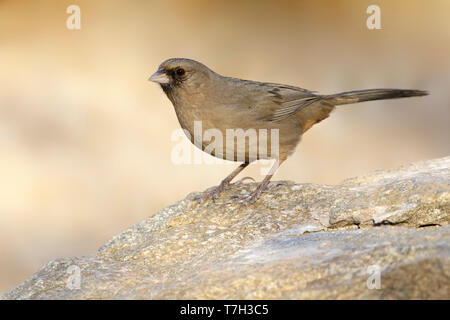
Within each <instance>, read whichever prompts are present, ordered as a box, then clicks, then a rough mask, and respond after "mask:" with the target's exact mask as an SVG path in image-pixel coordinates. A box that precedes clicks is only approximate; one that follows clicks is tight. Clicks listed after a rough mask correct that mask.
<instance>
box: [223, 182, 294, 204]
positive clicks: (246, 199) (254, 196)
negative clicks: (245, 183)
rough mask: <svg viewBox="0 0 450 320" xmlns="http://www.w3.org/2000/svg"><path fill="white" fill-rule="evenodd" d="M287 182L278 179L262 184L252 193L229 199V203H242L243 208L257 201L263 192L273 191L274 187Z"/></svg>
mask: <svg viewBox="0 0 450 320" xmlns="http://www.w3.org/2000/svg"><path fill="white" fill-rule="evenodd" d="M285 184H286V182H284V181H277V182H274V183H270V184H268V185H265V186H264V185H262V184H261V185H259V186H258V187H257V188H256V190H255V191H253V192H251V193H250V194H246V195H244V196H241V197H239V196H237V197H235V198H234V199H233V200H231V201H229V202H228V203H240V204H241V205H240V207H241V208H242V207H246V206H249V205H251V204H253V203H255V202H256V200H258V199H259V197H260V196H261V194H262V193H263V192H268V191H271V190H272V189H275V188H277V187H279V186H281V185H285Z"/></svg>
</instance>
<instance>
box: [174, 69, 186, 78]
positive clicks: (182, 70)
mask: <svg viewBox="0 0 450 320" xmlns="http://www.w3.org/2000/svg"><path fill="white" fill-rule="evenodd" d="M175 72H176V74H177V76H179V77H182V76H184V75H185V74H186V71H185V70H184V69H183V68H177V69H176V70H175Z"/></svg>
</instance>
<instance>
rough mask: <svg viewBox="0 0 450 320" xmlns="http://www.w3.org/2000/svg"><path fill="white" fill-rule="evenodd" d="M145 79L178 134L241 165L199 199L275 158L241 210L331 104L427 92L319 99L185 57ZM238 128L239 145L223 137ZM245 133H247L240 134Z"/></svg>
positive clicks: (384, 91) (366, 92) (372, 91)
mask: <svg viewBox="0 0 450 320" xmlns="http://www.w3.org/2000/svg"><path fill="white" fill-rule="evenodd" d="M149 80H150V81H153V82H155V83H157V84H159V85H160V86H161V88H162V90H163V91H164V93H165V94H166V95H167V97H168V99H169V100H170V101H171V102H172V104H173V107H174V109H175V113H176V116H177V118H178V121H179V123H180V125H181V127H182V129H183V131H184V132H185V133H186V136H187V137H188V138H189V139H190V140H191V142H192V143H193V144H194V145H195V146H196V147H198V148H200V149H201V150H203V151H205V152H207V153H210V154H211V155H213V156H215V157H217V158H220V159H226V160H232V161H236V162H241V164H240V165H239V166H238V167H237V168H236V169H235V170H233V172H231V173H230V174H229V175H228V176H227V177H225V179H223V180H222V181H221V183H220V184H219V185H218V186H217V187H215V188H213V189H212V190H211V191H210V192H207V193H206V195H205V196H204V197H203V198H202V199H203V200H205V199H208V198H212V199H214V200H215V199H217V198H218V197H219V196H220V194H221V193H222V192H223V191H224V190H225V189H227V188H228V187H229V186H230V185H231V182H232V180H233V179H234V178H235V177H236V176H237V175H238V174H239V173H240V172H241V171H242V170H244V169H245V168H246V167H247V166H248V165H249V164H250V163H252V162H254V161H256V160H260V159H272V160H274V164H273V166H272V168H271V169H270V171H269V173H268V174H267V175H266V176H265V177H264V179H263V181H262V182H261V183H260V184H259V185H258V186H257V187H256V189H255V190H254V191H253V192H251V193H250V194H248V195H245V196H244V197H241V198H240V199H239V200H238V201H239V202H241V205H243V206H248V205H251V204H253V203H254V202H255V201H257V200H258V198H259V197H260V195H261V193H262V192H264V191H266V190H267V189H270V187H269V183H270V180H271V178H272V176H273V175H274V173H275V172H276V170H277V169H278V168H279V166H280V165H281V164H282V163H283V162H284V161H285V160H286V159H287V158H288V157H289V156H290V155H292V153H293V152H294V150H295V149H296V147H297V145H298V143H299V142H300V140H301V137H302V135H303V134H304V133H305V132H306V131H308V130H309V129H310V128H311V127H312V126H314V125H315V124H317V123H319V122H321V121H322V120H324V119H326V118H328V117H329V115H330V113H331V112H332V111H333V110H334V109H335V108H336V106H339V105H346V104H353V103H359V102H364V101H371V100H384V99H395V98H405V97H415V96H425V95H427V94H428V92H427V91H424V90H410V89H367V90H357V91H347V92H341V93H336V94H329V95H323V94H318V93H317V92H315V91H310V90H306V89H303V88H300V87H296V86H291V85H286V84H278V83H269V82H258V81H252V80H244V79H238V78H233V77H227V76H223V75H220V74H218V73H216V72H214V71H213V70H211V69H210V68H208V67H207V66H206V65H204V64H202V63H200V62H198V61H195V60H192V59H187V58H171V59H167V60H165V61H164V62H162V63H161V64H160V65H159V67H158V69H157V71H156V72H155V73H153V74H152V75H151V76H150V78H149ZM196 123H197V124H201V131H200V134H199V132H196V130H195V129H196V128H195V126H196ZM238 129H240V130H241V131H239V132H240V133H241V134H242V133H244V140H242V139H241V140H240V143H241V144H240V145H238V144H239V141H238V140H239V137H237V138H236V137H234V136H233V137H231V138H229V137H227V134H228V135H230V132H234V133H235V132H236V131H233V130H238ZM197 131H198V130H197ZM249 132H250V133H256V134H254V135H253V136H252V137H256V140H255V139H250V138H251V134H250V133H249ZM207 133H208V134H207ZM211 133H215V134H216V136H215V140H218V141H214V143H215V146H216V147H215V148H211V144H212V140H213V139H212V136H213V135H212V134H211ZM246 133H249V134H248V135H247V136H245V134H246ZM227 139H228V140H227ZM251 140H252V141H251ZM242 141H244V142H245V144H244V145H242Z"/></svg>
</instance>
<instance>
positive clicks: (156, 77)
mask: <svg viewBox="0 0 450 320" xmlns="http://www.w3.org/2000/svg"><path fill="white" fill-rule="evenodd" d="M148 80H150V81H153V82H156V83H169V81H170V79H169V77H168V76H167V75H166V74H165V73H164V69H163V68H159V69H158V71H156V72H155V73H154V74H152V76H151V77H150V78H148Z"/></svg>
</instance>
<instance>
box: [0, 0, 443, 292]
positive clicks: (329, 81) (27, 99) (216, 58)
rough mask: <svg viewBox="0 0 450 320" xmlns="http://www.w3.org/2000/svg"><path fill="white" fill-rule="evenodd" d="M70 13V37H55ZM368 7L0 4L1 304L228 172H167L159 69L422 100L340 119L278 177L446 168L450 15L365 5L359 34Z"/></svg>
mask: <svg viewBox="0 0 450 320" xmlns="http://www.w3.org/2000/svg"><path fill="white" fill-rule="evenodd" d="M74 3H75V4H78V5H79V6H80V7H81V14H82V29H81V30H80V31H70V30H68V29H66V19H67V17H68V14H66V12H65V11H66V8H67V6H68V5H70V4H74ZM373 3H374V2H372V1H364V0H359V1H358V0H355V1H295V2H294V1H292V2H290V1H273V2H271V1H253V2H246V3H245V4H244V2H243V1H220V2H215V1H209V0H205V1H183V2H182V1H111V0H108V1H107V0H91V1H80V0H76V1H75V0H73V1H62V0H55V1H18V0H11V1H0V70H1V71H0V72H1V73H0V75H1V76H0V292H4V291H6V290H8V289H9V288H11V287H12V286H15V285H17V284H18V283H20V282H21V281H23V280H25V278H26V277H28V276H30V275H31V274H32V273H33V272H35V271H36V270H37V269H38V268H39V266H40V265H42V264H44V263H46V262H47V261H48V260H50V259H54V258H57V257H70V256H77V255H86V254H91V253H93V252H95V250H96V249H97V248H98V247H99V246H100V245H101V244H103V243H104V242H105V241H107V240H108V239H109V238H110V237H111V236H113V235H114V234H117V233H118V232H120V231H121V230H124V229H125V228H127V227H128V226H130V225H132V224H134V223H137V222H139V221H140V220H142V219H144V218H146V217H148V216H150V215H152V214H153V213H155V212H157V211H158V210H159V209H161V208H163V207H165V206H167V205H169V204H171V203H173V202H174V201H176V200H179V199H181V198H183V197H184V196H185V195H186V194H187V193H189V192H191V191H194V190H203V189H205V188H207V187H210V186H212V185H216V184H218V183H219V181H220V180H221V179H222V178H223V177H224V176H225V175H227V174H228V173H229V172H230V170H232V168H234V167H235V164H231V165H229V164H223V165H181V166H176V165H174V164H173V163H172V162H171V161H170V151H171V148H172V147H173V146H174V143H173V142H171V140H170V137H171V133H172V132H173V130H175V129H177V128H178V127H179V126H178V122H177V119H176V117H175V113H174V111H173V108H172V106H171V104H170V103H169V101H168V100H167V98H166V97H165V96H164V94H163V93H162V91H161V89H160V88H159V87H158V86H157V85H155V84H153V83H150V82H148V81H147V78H148V76H149V75H150V74H151V73H153V71H155V70H156V68H157V66H158V64H159V63H160V62H162V61H163V60H165V59H166V58H169V57H189V58H194V59H197V60H199V61H201V62H203V63H205V64H206V65H208V66H210V67H211V68H212V69H214V70H215V71H217V72H219V73H222V74H225V75H230V76H236V77H242V78H248V79H254V80H261V81H271V82H282V83H287V84H292V85H298V86H302V87H304V88H308V89H311V90H317V91H320V92H322V93H334V92H337V91H347V90H354V89H365V88H377V87H398V88H414V89H426V90H429V91H430V92H431V95H430V96H428V97H425V98H415V99H405V100H395V101H379V102H369V103H364V104H359V105H353V106H342V107H340V108H339V109H338V110H337V111H336V112H335V113H334V114H333V115H332V117H331V118H330V119H328V120H327V121H324V122H322V123H321V124H319V125H317V126H316V127H315V128H314V129H312V130H311V131H310V132H308V134H306V135H305V137H304V138H303V141H302V143H301V145H300V147H299V148H298V149H297V152H296V153H295V154H294V155H293V156H292V158H290V160H288V161H286V162H285V163H284V164H283V166H282V167H281V169H280V170H279V172H278V173H277V175H276V177H275V179H279V180H282V179H288V180H295V181H301V182H312V183H326V184H334V183H338V182H339V181H341V180H342V179H344V178H347V177H351V176H355V175H360V174H364V173H366V172H368V171H370V170H374V169H382V168H390V167H393V166H397V165H400V164H404V163H409V162H413V161H418V160H422V159H429V158H435V157H442V156H446V155H449V153H450V144H449V138H450V129H449V125H450V108H449V107H450V91H449V90H448V89H449V82H450V59H449V56H450V19H449V12H450V1H446V0H442V1H421V0H418V1H412V0H405V1H400V0H398V1H376V4H378V5H380V6H381V10H382V12H381V18H382V28H383V29H382V30H376V31H369V30H368V29H367V28H366V24H365V21H366V18H367V14H366V12H365V11H366V8H367V6H368V5H370V4H373ZM246 173H247V174H246V175H253V177H255V178H256V179H258V180H260V179H261V178H262V177H261V176H260V175H259V170H258V168H257V166H255V167H254V168H252V169H250V170H248V171H247V172H246Z"/></svg>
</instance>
